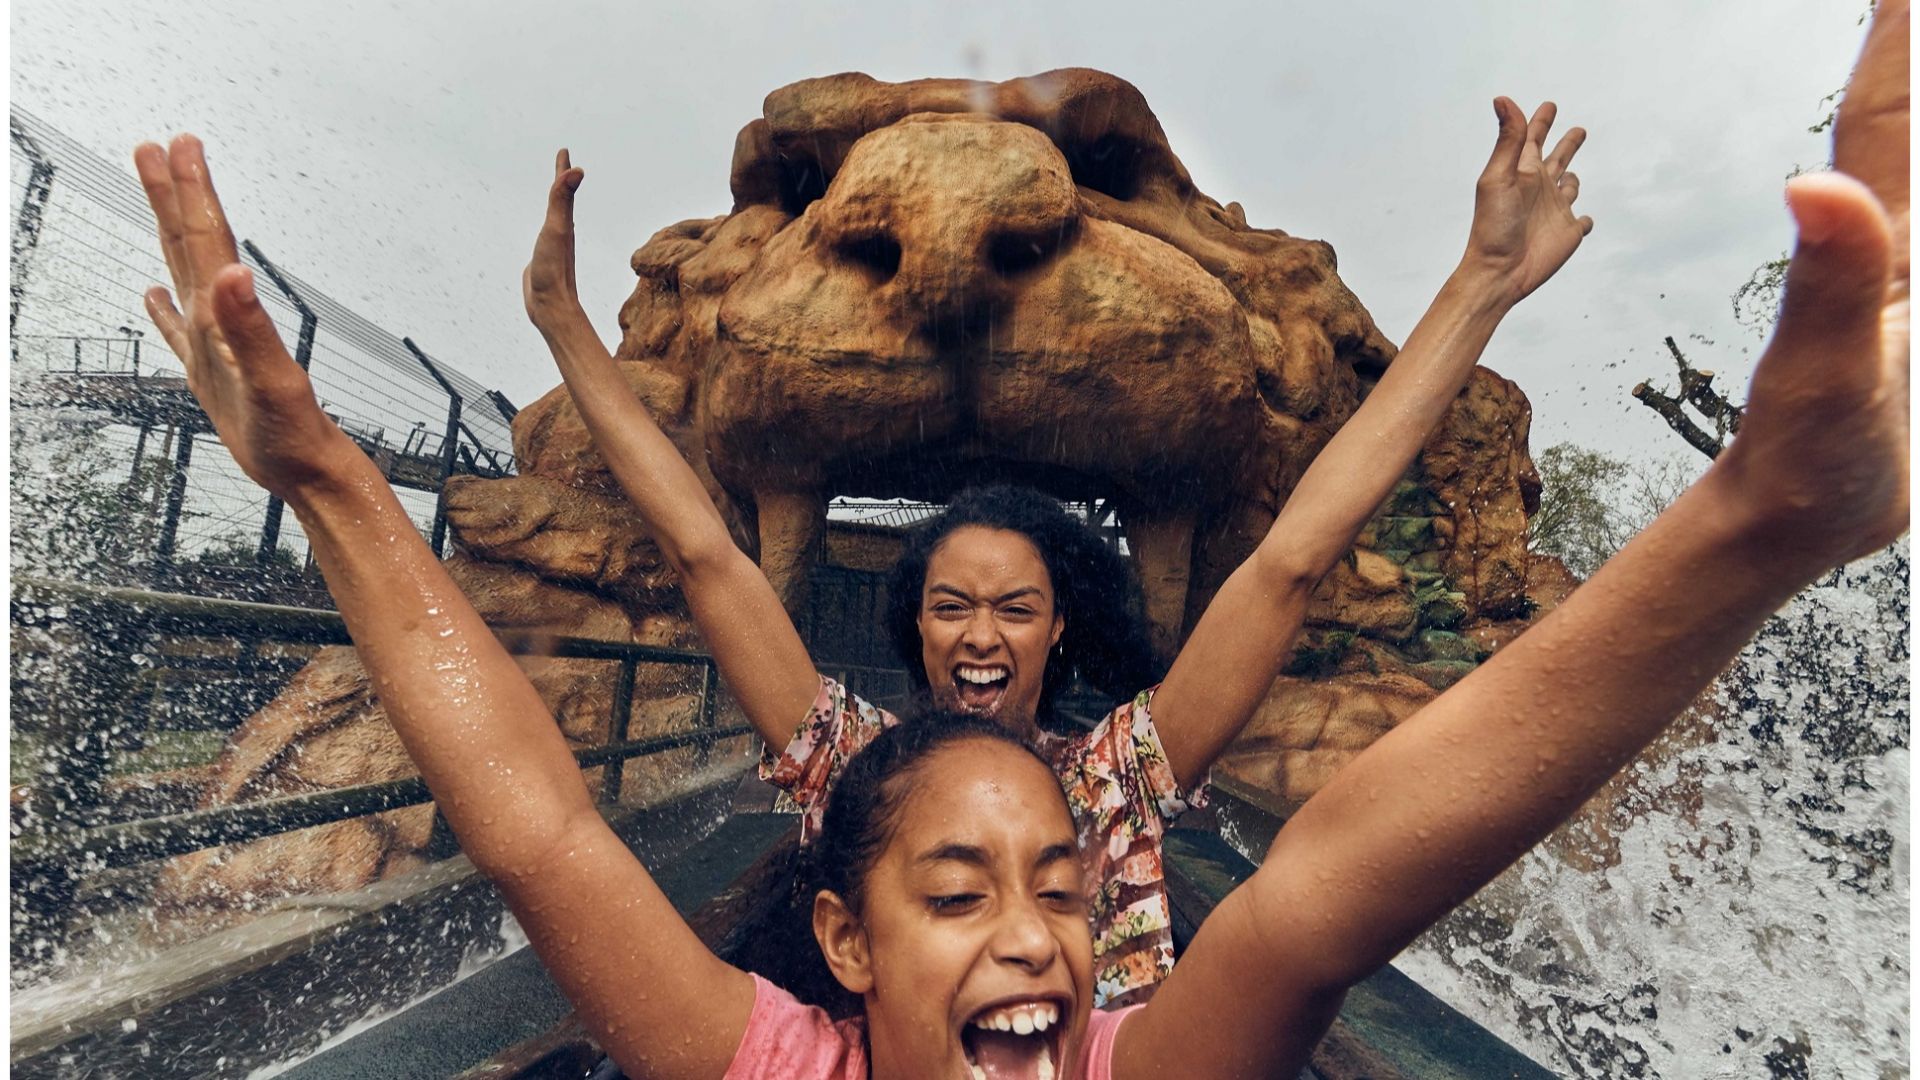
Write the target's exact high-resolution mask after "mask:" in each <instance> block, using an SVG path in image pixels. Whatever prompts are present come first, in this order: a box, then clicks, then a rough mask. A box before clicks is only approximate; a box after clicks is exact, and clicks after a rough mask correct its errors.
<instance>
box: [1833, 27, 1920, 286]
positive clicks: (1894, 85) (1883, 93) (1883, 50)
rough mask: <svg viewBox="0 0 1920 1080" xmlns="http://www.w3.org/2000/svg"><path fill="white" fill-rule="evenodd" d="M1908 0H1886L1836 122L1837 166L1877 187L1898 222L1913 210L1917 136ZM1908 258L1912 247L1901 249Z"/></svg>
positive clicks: (1879, 196)
mask: <svg viewBox="0 0 1920 1080" xmlns="http://www.w3.org/2000/svg"><path fill="white" fill-rule="evenodd" d="M1909 24H1910V12H1909V7H1908V4H1907V0H1881V2H1880V3H1879V4H1878V5H1877V7H1876V9H1875V11H1874V13H1873V25H1872V26H1871V27H1870V28H1869V29H1868V31H1867V43H1866V45H1865V47H1864V48H1862V50H1861V52H1860V61H1859V63H1858V64H1857V65H1855V67H1854V69H1853V78H1852V79H1850V80H1849V81H1848V82H1847V92H1846V96H1845V97H1844V98H1842V99H1841V101H1840V115H1839V118H1838V120H1837V121H1836V122H1835V124H1834V126H1833V166H1834V168H1835V169H1837V170H1839V171H1840V172H1843V173H1846V174H1847V175H1848V176H1851V177H1853V178H1854V179H1856V180H1859V181H1861V182H1862V183H1864V184H1866V185H1867V187H1869V188H1871V189H1872V191H1873V194H1874V197H1875V198H1877V199H1879V200H1880V205H1881V206H1883V207H1885V208H1886V211H1887V214H1888V215H1889V216H1891V217H1892V218H1893V219H1894V221H1895V223H1896V225H1897V226H1901V225H1904V224H1905V220H1906V217H1907V215H1908V213H1909V206H1910V203H1909V191H1908V188H1909V178H1908V170H1909V165H1910V158H1909V152H1910V151H1909V148H1910V145H1911V140H1912V125H1911V122H1912V116H1911V112H1912V106H1911V101H1912V95H1911V89H1910V87H1911V85H1912V80H1911V72H1910V68H1911V58H1910V55H1911V51H1912V45H1911V36H1910V30H1909ZM1899 254H1900V256H1901V257H1902V258H1903V259H1904V258H1905V256H1906V253H1905V252H1904V251H1902V252H1900V253H1899Z"/></svg>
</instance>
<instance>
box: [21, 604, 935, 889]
mask: <svg viewBox="0 0 1920 1080" xmlns="http://www.w3.org/2000/svg"><path fill="white" fill-rule="evenodd" d="M11 609H12V615H13V620H14V623H15V625H17V626H18V625H26V626H32V625H49V624H54V623H62V624H66V625H78V626H80V627H81V628H83V629H84V628H85V619H86V617H87V616H89V615H95V614H103V613H108V612H111V613H114V614H117V615H126V616H129V617H130V620H131V621H133V622H136V623H137V625H138V629H137V633H138V634H140V635H142V636H146V635H153V634H167V633H171V634H177V635H181V636H201V637H204V636H208V635H216V634H233V635H235V636H245V637H250V638H254V639H256V640H269V641H278V642H294V643H302V644H313V645H351V644H352V640H351V638H349V637H348V635H347V627H346V621H345V620H344V619H343V618H342V617H341V616H340V615H339V613H337V612H332V611H320V610H314V609H309V608H295V607H286V606H282V605H278V604H259V603H250V602H246V601H239V600H219V599H211V598H207V597H199V596H184V595H180V594H174V593H154V592H147V591H144V590H140V589H129V588H113V587H103V586H95V585H82V584H76V583H72V582H60V581H49V580H46V579H34V578H25V579H15V581H14V589H13V595H12V598H11ZM55 609H62V610H61V611H60V614H59V615H57V616H56V615H54V614H53V612H54V610H55ZM496 634H497V635H498V637H499V638H500V640H501V642H502V643H503V644H505V645H506V647H507V648H508V649H509V651H511V652H514V653H516V654H521V655H525V654H537V655H542V656H552V657H561V658H568V659H589V660H608V661H614V662H617V663H619V664H620V665H621V671H620V674H619V677H618V682H617V686H616V693H615V696H614V701H613V703H612V716H611V721H612V723H611V725H610V727H609V735H608V738H609V740H614V739H620V738H622V737H623V736H624V734H625V728H626V721H627V720H629V719H630V718H631V716H632V707H633V703H632V691H633V685H634V669H635V667H636V666H637V665H639V664H642V663H661V664H678V665H684V666H689V667H700V668H701V669H702V673H701V674H702V678H701V686H700V702H699V708H698V712H697V714H696V717H695V723H696V724H697V725H699V726H698V727H697V728H696V729H694V730H691V731H684V732H676V733H672V734H667V735H658V736H653V737H650V738H645V739H637V740H631V741H623V742H614V741H609V742H608V743H607V744H606V745H603V746H597V747H590V748H587V749H584V750H579V751H576V752H575V753H574V759H575V760H576V761H577V762H578V763H579V765H580V767H581V768H582V769H588V768H595V767H599V766H605V765H615V764H617V763H619V762H623V761H626V760H628V759H630V758H635V757H643V756H646V755H650V754H656V753H661V752H663V751H666V750H672V749H676V748H678V747H683V746H697V747H700V748H701V749H702V750H703V751H704V750H707V749H711V748H712V746H713V745H714V744H716V743H719V742H722V741H724V740H727V739H731V738H736V737H739V736H742V735H748V734H751V733H752V731H753V728H752V727H750V726H748V725H744V724H741V725H733V726H729V727H724V728H722V727H716V726H715V723H716V718H717V713H718V705H717V701H716V698H717V697H718V681H717V669H716V667H715V665H714V662H713V658H712V657H711V656H709V655H708V654H706V653H703V652H696V651H694V650H691V649H669V648H663V647H660V646H656V645H639V644H633V643H630V642H616V641H604V640H600V639H597V638H580V637H570V636H564V635H553V634H543V633H538V632H533V631H523V630H500V631H496ZM830 669H831V670H833V671H836V672H839V673H842V675H843V677H844V675H845V673H848V672H854V671H858V672H863V673H871V674H881V675H887V676H890V677H901V676H903V675H904V673H903V672H900V671H898V670H896V669H892V668H876V667H868V666H864V665H854V664H837V665H831V666H830ZM620 771H621V770H620V769H618V768H614V769H611V770H610V772H612V773H616V774H617V773H618V772H620ZM619 790H620V785H619V780H618V779H617V777H614V776H610V777H608V779H607V780H606V782H605V783H604V784H603V786H602V798H603V799H606V800H615V799H617V798H618V795H619ZM430 801H432V795H431V794H430V793H429V792H428V791H427V788H426V784H425V783H424V782H423V781H421V780H420V779H419V778H417V777H414V778H407V779H400V780H391V781H386V782H382V783H375V784H361V785H356V786H353V787H345V788H334V789H331V790H327V791H319V792H313V793H310V794H304V795H291V796H285V797H282V798H276V799H264V800H260V801H257V802H248V803H239V804H235V805H231V806H221V807H214V808H211V809H207V810H198V811H193V812H190V813H183V814H171V815H166V816H162V817H154V818H144V819H139V820H135V821H125V822H116V823H112V824H105V825H98V826H93V827H88V828H62V829H55V830H44V831H41V830H28V831H25V832H23V833H21V834H19V835H17V836H15V837H14V838H13V843H12V845H11V850H10V852H9V863H10V865H11V867H12V871H13V873H14V875H15V878H16V880H17V881H18V880H24V879H29V878H33V877H44V875H46V874H47V873H48V872H50V871H51V870H52V869H53V868H54V867H55V866H57V865H60V864H72V863H78V864H79V865H78V867H77V868H78V869H80V870H83V871H84V870H94V869H106V868H109V867H116V866H125V865H129V864H132V863H138V862H145V861H148V860H152V859H159V858H166V857H168V856H172V855H180V854H184V853H187V852H191V851H199V850H203V849H206V848H212V847H219V846H222V845H225V844H230V843H237V842H242V841H247V840H256V839H259V838H261V837H264V836H272V835H276V834H279V833H284V832H290V831H293V830H295V829H303V828H308V827H311V826H314V825H323V824H327V823H329V822H334V821H344V820H346V819H348V818H354V817H361V816H364V815H367V814H375V813H381V812H383V811H387V810H392V809H396V808H399V807H404V806H416V805H419V804H421V803H426V802H430Z"/></svg>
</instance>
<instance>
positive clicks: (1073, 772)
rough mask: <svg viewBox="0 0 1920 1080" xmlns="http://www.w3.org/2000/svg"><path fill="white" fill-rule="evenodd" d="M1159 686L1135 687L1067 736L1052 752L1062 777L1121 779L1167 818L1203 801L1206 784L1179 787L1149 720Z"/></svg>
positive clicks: (1197, 805) (1063, 778)
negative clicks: (1077, 732) (1086, 728)
mask: <svg viewBox="0 0 1920 1080" xmlns="http://www.w3.org/2000/svg"><path fill="white" fill-rule="evenodd" d="M1159 689H1160V688H1159V687H1158V686H1150V687H1148V688H1147V689H1145V690H1142V691H1140V692H1139V693H1138V694H1135V695H1134V696H1133V697H1131V698H1129V699H1127V700H1126V701H1124V702H1122V703H1120V704H1119V705H1118V706H1116V707H1115V708H1114V710H1113V711H1112V712H1110V713H1108V714H1107V715H1106V716H1105V717H1103V718H1102V719H1101V721H1100V722H1099V723H1098V724H1096V725H1094V727H1093V728H1092V730H1090V731H1088V732H1086V733H1085V734H1083V735H1078V736H1075V737H1073V738H1071V739H1068V740H1066V741H1065V742H1064V743H1063V744H1062V745H1061V747H1060V748H1059V750H1058V752H1057V753H1055V754H1053V755H1051V756H1052V757H1053V760H1054V761H1055V763H1056V767H1057V769H1058V771H1059V772H1060V774H1061V778H1062V780H1063V781H1065V780H1068V779H1069V777H1079V778H1082V779H1084V780H1086V781H1089V782H1092V783H1096V784H1098V783H1101V782H1108V783H1111V782H1116V781H1120V782H1122V784H1123V786H1125V787H1126V788H1128V789H1129V790H1130V791H1137V792H1138V793H1139V797H1141V798H1142V799H1143V801H1146V802H1149V803H1151V804H1153V805H1154V806H1155V808H1156V809H1157V810H1158V811H1159V814H1160V816H1161V817H1162V818H1163V819H1166V820H1172V819H1173V818H1176V817H1178V816H1180V815H1181V814H1183V813H1185V812H1186V811H1187V810H1189V809H1192V808H1194V807H1200V806H1205V805H1206V785H1205V784H1201V785H1200V786H1199V787H1198V788H1196V789H1195V790H1193V791H1187V790H1184V789H1182V788H1181V787H1180V784H1179V782H1178V781H1177V780H1176V779H1175V777H1174V775H1173V766H1172V765H1170V764H1168V762H1167V751H1166V747H1165V746H1164V745H1163V744H1162V743H1161V741H1160V730H1159V728H1157V727H1156V726H1155V725H1154V722H1153V697H1154V694H1155V693H1156V692H1157V691H1158V690H1159ZM1122 778H1126V779H1125V780H1123V779H1122Z"/></svg>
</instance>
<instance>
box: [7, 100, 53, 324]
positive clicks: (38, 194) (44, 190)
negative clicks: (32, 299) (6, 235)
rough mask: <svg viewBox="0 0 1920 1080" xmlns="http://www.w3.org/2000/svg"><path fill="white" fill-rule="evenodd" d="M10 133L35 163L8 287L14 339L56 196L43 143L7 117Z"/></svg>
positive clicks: (16, 222) (17, 224) (16, 228)
mask: <svg viewBox="0 0 1920 1080" xmlns="http://www.w3.org/2000/svg"><path fill="white" fill-rule="evenodd" d="M7 133H8V134H9V135H11V136H12V137H13V144H14V145H15V146H18V147H19V148H20V152H21V153H23V154H25V155H27V160H29V161H31V162H33V168H32V170H31V171H30V172H29V173H28V174H27V186H26V191H25V193H24V194H22V195H21V197H20V214H19V216H17V217H15V218H14V219H13V252H12V254H13V262H12V265H13V276H12V280H11V281H9V282H8V284H7V291H8V292H9V293H11V294H12V297H11V300H10V303H9V305H8V308H7V336H8V337H12V336H13V328H14V325H15V324H16V323H18V322H19V321H20V301H21V300H22V299H23V298H24V297H25V296H26V295H27V265H28V263H29V262H30V261H31V260H32V258H33V251H34V249H35V248H37V247H39V246H40V221H41V217H42V215H43V214H45V213H46V209H47V199H48V198H49V197H50V196H52V194H53V172H54V168H53V163H52V162H49V161H48V160H47V158H46V155H45V154H42V153H41V152H40V144H39V143H37V142H35V141H34V140H33V137H32V136H31V135H28V134H27V133H26V132H25V131H23V130H21V128H20V122H19V121H18V120H16V119H15V118H14V117H12V116H9V117H7Z"/></svg>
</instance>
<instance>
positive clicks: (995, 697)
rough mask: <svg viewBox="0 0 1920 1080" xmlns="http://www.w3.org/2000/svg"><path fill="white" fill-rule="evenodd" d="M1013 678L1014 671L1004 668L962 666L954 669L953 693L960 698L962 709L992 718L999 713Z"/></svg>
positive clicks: (996, 666) (995, 666)
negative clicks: (991, 716) (1008, 685)
mask: <svg viewBox="0 0 1920 1080" xmlns="http://www.w3.org/2000/svg"><path fill="white" fill-rule="evenodd" d="M1012 676H1013V672H1012V669H1010V668H1007V667H1004V666H998V665H994V666H975V665H972V664H962V665H960V666H959V667H956V668H954V669H953V692H954V695H955V696H956V697H957V698H959V701H960V708H962V709H964V710H965V711H967V712H970V713H976V714H979V715H982V716H990V715H992V714H993V713H995V712H997V711H999V708H1000V702H1001V701H1002V700H1004V699H1005V698H1006V696H1007V684H1008V682H1009V681H1011V679H1012Z"/></svg>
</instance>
